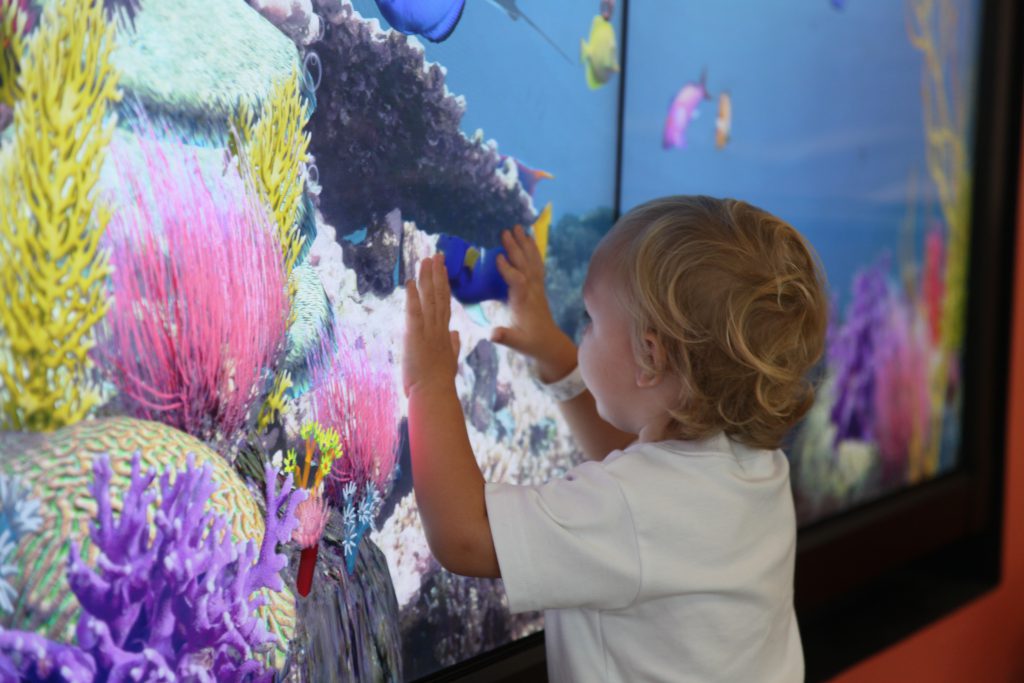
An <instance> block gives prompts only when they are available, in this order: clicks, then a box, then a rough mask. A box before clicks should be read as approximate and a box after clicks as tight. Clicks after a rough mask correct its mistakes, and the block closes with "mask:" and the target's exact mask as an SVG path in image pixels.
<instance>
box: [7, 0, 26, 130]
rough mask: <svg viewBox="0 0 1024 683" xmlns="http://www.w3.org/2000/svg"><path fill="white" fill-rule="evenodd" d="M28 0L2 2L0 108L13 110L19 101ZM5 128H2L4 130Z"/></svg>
mask: <svg viewBox="0 0 1024 683" xmlns="http://www.w3.org/2000/svg"><path fill="white" fill-rule="evenodd" d="M25 2H26V0H0V106H6V107H8V108H13V107H14V103H15V102H16V101H17V100H18V99H19V97H20V95H19V93H18V64H19V62H21V58H22V54H23V53H24V51H25V34H26V33H27V32H28V28H29V25H28V21H29V15H28V12H27V11H26V9H27V8H26V7H25ZM4 128H5V126H0V130H3V129H4Z"/></svg>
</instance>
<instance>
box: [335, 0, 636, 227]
mask: <svg viewBox="0 0 1024 683" xmlns="http://www.w3.org/2000/svg"><path fill="white" fill-rule="evenodd" d="M352 4H353V6H354V7H355V8H356V9H357V10H358V11H359V13H360V14H362V15H363V16H364V17H376V18H378V19H380V21H381V25H382V26H384V27H385V28H386V27H387V26H388V24H387V22H385V21H384V20H383V19H382V18H381V15H380V12H379V11H378V10H377V5H376V3H375V2H373V0H355V1H354V2H353V3H352ZM518 5H519V8H520V9H521V10H522V11H523V12H524V13H525V14H527V15H528V16H529V17H530V18H531V19H533V21H534V22H536V23H537V24H538V25H539V26H540V27H541V29H543V30H544V32H545V33H547V34H548V35H549V36H550V37H551V38H552V40H554V41H555V42H556V43H557V44H558V46H559V47H561V49H562V50H563V51H564V52H565V53H566V54H568V56H569V57H570V59H571V62H572V63H569V62H567V61H566V60H565V59H564V58H563V57H562V56H561V55H560V54H559V53H558V52H557V51H556V50H555V49H554V48H553V47H551V45H550V44H548V43H547V42H546V41H545V40H544V39H543V38H542V37H541V36H540V35H539V34H538V33H537V32H536V31H534V30H533V29H532V28H530V26H529V25H527V23H526V22H525V21H524V20H523V19H519V20H517V21H512V20H511V19H510V18H509V16H508V14H507V13H506V12H505V11H504V10H502V9H499V8H497V7H495V6H494V5H493V4H491V3H490V2H488V1H487V0H467V2H466V7H465V10H464V12H463V15H462V19H461V21H460V22H459V25H458V26H457V27H456V29H455V32H454V33H452V35H451V36H450V37H449V38H448V39H447V40H446V41H444V42H442V43H431V42H429V41H427V40H426V39H425V38H421V39H419V40H420V42H422V43H423V45H424V48H425V51H426V57H427V59H428V60H430V61H433V62H437V63H439V64H442V65H443V66H444V67H445V68H446V69H447V77H446V83H447V85H448V89H449V90H450V91H451V92H452V93H453V94H455V95H461V96H463V97H465V98H466V114H465V116H464V117H463V119H462V130H463V132H465V133H466V134H467V135H472V134H473V133H474V131H476V130H477V129H478V128H479V129H482V130H483V132H484V137H485V139H494V140H496V141H497V142H498V150H499V152H501V153H502V154H508V155H511V156H514V157H516V158H518V159H520V160H521V161H522V162H523V163H525V164H527V165H528V166H531V167H533V168H538V169H541V170H544V171H548V172H549V173H552V174H553V175H554V176H555V178H554V179H553V180H544V181H541V183H540V184H539V185H538V186H537V190H536V193H535V194H534V203H535V205H536V207H537V208H538V209H540V208H541V207H543V206H544V204H546V203H547V202H549V201H551V202H553V203H554V206H553V211H554V218H555V220H556V221H557V220H558V218H559V217H561V216H562V215H564V214H566V213H574V214H582V213H585V212H588V211H592V210H594V209H595V208H599V207H611V206H613V204H614V199H615V196H614V195H615V162H616V135H617V129H618V97H619V80H618V76H614V77H613V78H612V79H611V81H610V82H609V83H608V84H607V85H606V86H604V87H603V88H600V89H599V90H590V89H589V88H588V87H587V84H586V80H585V76H584V69H583V65H582V64H581V63H580V62H579V54H580V39H581V38H589V32H590V23H591V21H592V20H593V18H594V15H596V14H597V13H598V7H599V2H598V0H586V1H583V0H565V1H561V0H560V1H558V2H554V1H552V0H519V3H518ZM621 20H622V7H621V3H620V6H619V7H618V8H617V9H616V12H615V16H614V17H613V20H612V24H613V26H614V27H615V31H616V35H619V36H621V31H622V29H621V26H622V21H621ZM619 47H620V49H621V40H620V42H619Z"/></svg>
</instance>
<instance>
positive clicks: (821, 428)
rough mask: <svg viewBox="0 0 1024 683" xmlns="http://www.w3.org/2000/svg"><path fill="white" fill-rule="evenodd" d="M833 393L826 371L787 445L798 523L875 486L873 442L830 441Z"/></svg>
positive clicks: (872, 493)
mask: <svg viewBox="0 0 1024 683" xmlns="http://www.w3.org/2000/svg"><path fill="white" fill-rule="evenodd" d="M834 393H835V378H834V377H831V376H829V377H826V378H825V379H824V380H823V381H822V383H821V385H820V386H819V387H818V392H817V394H816V396H815V402H814V405H813V406H811V409H810V410H809V411H808V412H807V415H806V416H805V417H804V419H803V421H802V422H801V424H800V428H799V430H798V431H797V434H796V439H795V442H794V443H793V446H792V448H791V449H788V450H787V452H789V453H790V454H791V460H790V462H791V464H792V465H791V466H792V470H791V473H790V477H791V479H792V481H793V498H794V502H795V506H796V512H797V522H798V523H799V524H800V525H804V524H809V523H811V522H813V521H816V520H818V519H821V518H822V517H825V516H827V515H830V514H834V513H836V512H840V511H842V510H845V509H849V507H850V506H852V505H856V504H857V503H861V502H864V501H866V500H868V499H870V498H872V497H876V496H878V495H879V492H880V490H881V489H880V484H881V459H880V457H879V455H878V452H877V449H876V448H875V447H874V445H873V444H871V443H869V442H866V441H855V440H845V441H842V442H840V443H839V445H838V447H837V446H836V445H835V438H836V436H835V435H836V425H835V424H834V423H833V422H832V420H831V417H830V413H831V408H832V405H833V402H834Z"/></svg>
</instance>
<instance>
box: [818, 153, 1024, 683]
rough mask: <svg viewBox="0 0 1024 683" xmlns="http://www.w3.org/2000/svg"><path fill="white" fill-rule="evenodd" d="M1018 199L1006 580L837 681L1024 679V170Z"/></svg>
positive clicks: (987, 682) (997, 682)
mask: <svg viewBox="0 0 1024 683" xmlns="http://www.w3.org/2000/svg"><path fill="white" fill-rule="evenodd" d="M1022 163H1024V158H1022ZM1018 197H1019V198H1020V201H1019V202H1018V203H1019V204H1020V206H1019V207H1018V211H1019V213H1018V219H1017V267H1016V271H1017V272H1016V274H1015V276H1014V305H1013V331H1012V334H1013V337H1012V342H1011V353H1010V355H1011V359H1010V391H1009V404H1008V406H1007V408H1008V413H1007V437H1006V439H1007V440H1006V498H1005V506H1004V520H1003V524H1004V529H1003V553H1004V556H1003V580H1002V583H1001V584H1000V585H999V587H998V588H996V589H995V590H994V591H992V592H990V593H988V594H986V595H984V596H983V597H981V598H979V599H978V600H976V601H974V602H971V603H969V604H968V605H966V606H965V607H963V608H961V609H959V610H957V611H956V612H954V613H953V614H951V615H949V616H948V617H946V618H945V619H942V620H940V621H937V622H935V623H934V624H932V625H931V626H929V627H927V628H925V629H923V630H921V631H919V632H917V633H915V634H914V635H913V636H911V637H909V638H907V639H906V640H903V641H901V642H900V643H898V644H896V645H894V646H892V647H890V648H889V649H888V650H884V651H883V652H881V653H879V654H878V655H876V656H875V657H872V658H871V659H868V660H865V661H864V662H862V663H861V664H859V665H857V666H855V667H853V668H852V669H850V670H848V671H846V672H845V673H843V674H842V675H840V676H838V677H837V678H835V679H833V682H832V683H887V682H888V681H899V682H901V683H902V682H904V681H906V682H908V683H916V682H917V681H928V683H942V682H944V681H950V682H954V681H955V682H956V683H961V682H963V681H970V682H973V681H979V682H983V683H1001V682H1003V681H1006V682H1010V681H1014V682H1018V683H1019V682H1021V681H1024V173H1021V185H1020V188H1019V190H1018Z"/></svg>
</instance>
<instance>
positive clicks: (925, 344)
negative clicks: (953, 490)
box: [873, 297, 932, 485]
mask: <svg viewBox="0 0 1024 683" xmlns="http://www.w3.org/2000/svg"><path fill="white" fill-rule="evenodd" d="M915 314H916V311H915V310H914V309H912V308H911V306H910V305H909V304H908V303H907V302H905V301H902V300H899V299H897V298H896V297H892V299H891V303H890V304H889V310H888V320H886V321H885V323H884V326H883V328H882V329H881V331H880V335H879V345H878V349H877V350H876V356H875V357H876V360H875V368H874V372H875V380H874V397H873V398H874V407H875V419H874V429H873V432H874V437H875V442H876V443H877V445H878V454H879V456H880V457H881V466H882V484H883V485H887V484H888V485H891V484H894V483H895V484H904V483H906V482H907V479H908V474H909V475H911V476H913V471H919V470H920V464H921V463H920V459H921V452H922V446H923V445H924V444H925V442H926V441H927V439H928V437H929V434H928V428H929V420H930V417H931V415H930V410H931V404H930V401H929V397H928V375H929V373H930V371H931V364H930V359H931V356H932V353H931V351H932V350H931V346H930V344H929V339H928V331H927V329H926V325H927V323H926V321H925V320H922V319H920V318H918V317H917V316H916V315H915ZM908 462H909V463H910V464H911V466H912V470H913V471H911V472H909V473H908V470H907V467H908Z"/></svg>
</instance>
